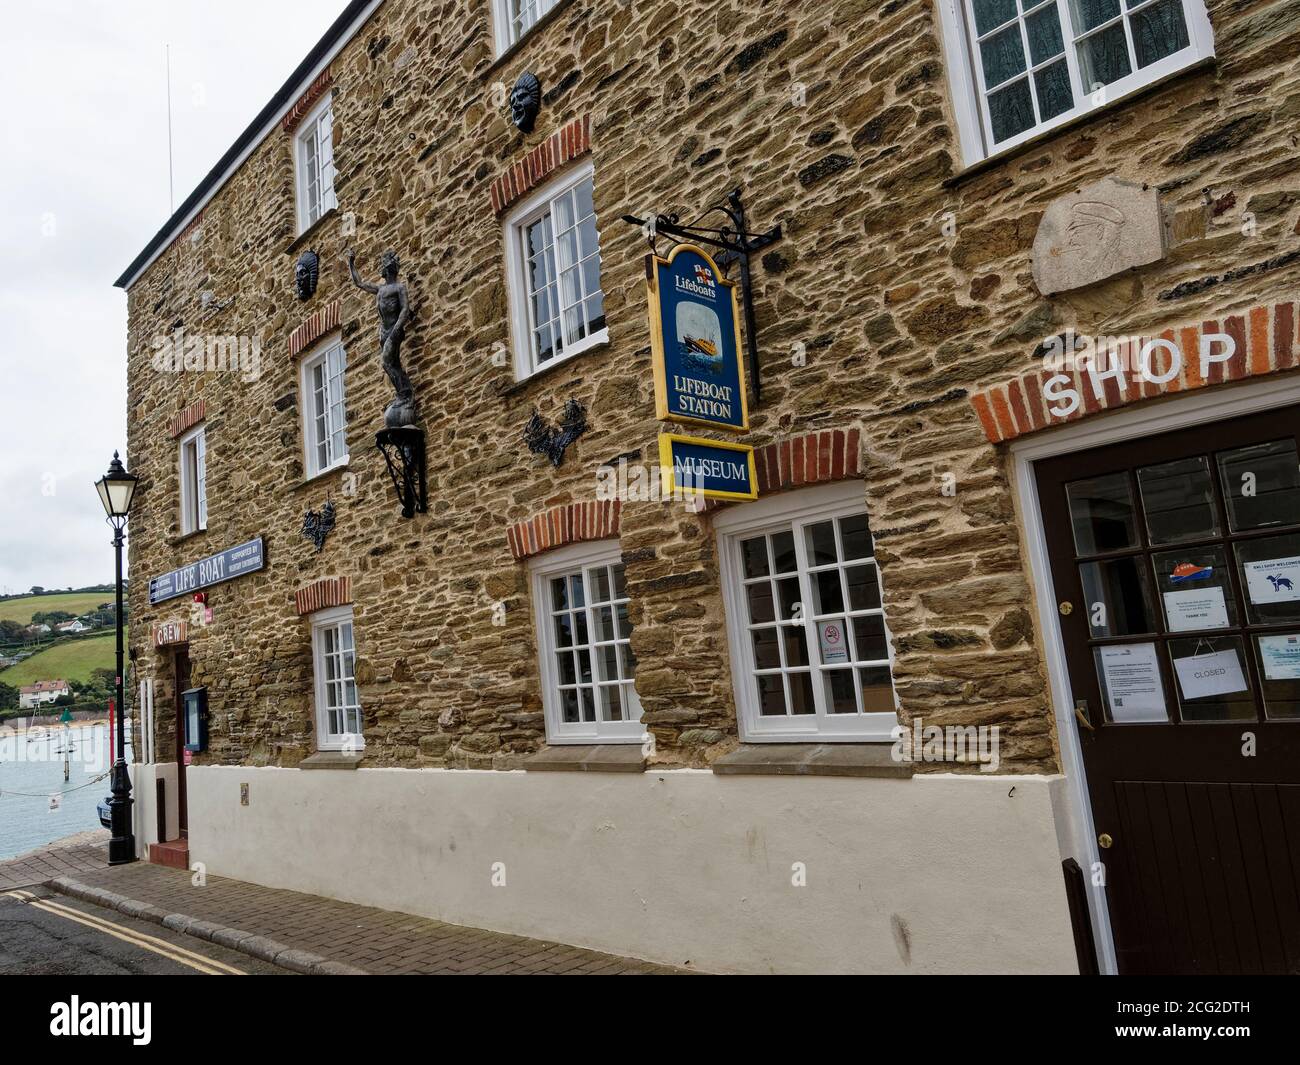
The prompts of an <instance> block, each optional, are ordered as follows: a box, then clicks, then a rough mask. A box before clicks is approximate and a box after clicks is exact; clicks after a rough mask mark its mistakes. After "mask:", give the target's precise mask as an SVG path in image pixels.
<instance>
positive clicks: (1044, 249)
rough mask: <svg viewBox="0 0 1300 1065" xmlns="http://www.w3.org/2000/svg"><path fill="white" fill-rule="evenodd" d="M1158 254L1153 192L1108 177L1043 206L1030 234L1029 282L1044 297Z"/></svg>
mask: <svg viewBox="0 0 1300 1065" xmlns="http://www.w3.org/2000/svg"><path fill="white" fill-rule="evenodd" d="M1164 256H1165V235H1164V224H1163V222H1162V221H1161V217H1160V195H1159V193H1157V192H1156V190H1155V189H1154V188H1151V187H1147V188H1144V187H1143V186H1142V185H1140V184H1135V183H1133V182H1129V181H1121V180H1120V179H1119V178H1116V177H1108V178H1103V179H1102V180H1101V181H1098V182H1096V183H1095V184H1092V185H1087V186H1085V187H1084V188H1082V189H1080V190H1079V191H1078V192H1074V193H1071V194H1070V195H1068V196H1062V197H1061V198H1060V199H1058V200H1054V201H1052V203H1051V204H1050V205H1049V206H1048V208H1047V211H1046V212H1045V213H1044V215H1043V220H1042V221H1041V222H1039V224H1038V233H1037V234H1036V235H1035V237H1034V253H1033V267H1034V282H1035V283H1036V284H1037V285H1038V290H1039V291H1040V292H1042V293H1043V295H1045V296H1050V295H1052V294H1053V293H1057V292H1068V291H1069V290H1070V289H1075V288H1082V287H1083V286H1085V285H1092V284H1095V283H1096V282H1098V281H1102V280H1104V279H1105V278H1108V277H1113V276H1114V275H1115V274H1118V273H1121V272H1123V271H1124V270H1130V269H1132V268H1133V267H1135V266H1145V265H1146V264H1147V263H1153V262H1156V261H1157V260H1159V259H1163V258H1164Z"/></svg>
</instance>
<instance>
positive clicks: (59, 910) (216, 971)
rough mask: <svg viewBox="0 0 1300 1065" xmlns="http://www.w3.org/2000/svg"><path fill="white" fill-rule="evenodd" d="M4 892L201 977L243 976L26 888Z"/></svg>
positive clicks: (231, 966)
mask: <svg viewBox="0 0 1300 1065" xmlns="http://www.w3.org/2000/svg"><path fill="white" fill-rule="evenodd" d="M5 895H6V896H8V897H9V898H11V899H17V900H18V901H19V902H21V903H24V904H26V905H28V906H35V907H36V908H37V909H38V910H44V911H45V912H46V913H50V914H53V915H54V916H56V917H62V918H63V919H64V920H67V921H76V922H77V924H83V925H85V926H86V927H87V928H93V929H94V930H95V931H96V932H103V933H104V934H105V935H109V936H112V937H113V938H114V939H120V940H122V941H123V942H124V943H130V944H131V945H132V946H134V947H140V948H141V949H142V950H148V951H151V952H153V953H154V954H159V955H161V956H162V957H164V958H167V959H169V960H170V961H174V962H176V963H177V964H178V965H185V966H188V967H189V968H191V969H194V970H196V971H198V972H201V973H203V974H204V975H205V976H247V975H248V974H247V973H245V972H244V971H243V970H242V969H236V968H235V967H234V966H233V965H227V964H226V963H225V962H223V961H217V960H216V959H215V958H208V957H204V955H202V954H196V953H195V952H194V951H192V950H186V949H185V948H184V947H178V946H177V945H176V944H175V943H169V942H167V940H165V939H159V938H158V937H157V936H151V935H146V934H145V933H144V932H137V931H135V930H134V929H131V928H127V927H126V926H125V925H120V924H117V923H115V922H113V921H107V920H105V919H104V918H102V917H96V916H95V915H94V914H90V913H84V912H82V911H81V910H76V909H73V908H72V907H71V906H64V905H63V904H62V903H60V902H51V901H50V900H49V899H42V898H38V897H37V896H36V895H33V894H32V893H31V892H30V891H21V890H19V891H6V892H5Z"/></svg>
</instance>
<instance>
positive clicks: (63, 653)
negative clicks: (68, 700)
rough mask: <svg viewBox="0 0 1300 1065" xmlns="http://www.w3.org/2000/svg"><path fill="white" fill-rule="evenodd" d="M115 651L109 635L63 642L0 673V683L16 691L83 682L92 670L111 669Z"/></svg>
mask: <svg viewBox="0 0 1300 1065" xmlns="http://www.w3.org/2000/svg"><path fill="white" fill-rule="evenodd" d="M42 598H46V597H44V596H43V597H42ZM49 598H55V597H53V596H51V597H49ZM101 602H102V600H101ZM56 609H58V608H56ZM115 651H116V644H115V637H114V634H113V633H111V632H110V633H107V634H105V635H103V636H89V637H87V638H85V639H81V640H66V641H64V642H62V643H59V644H56V645H55V646H53V647H51V648H50V649H49V650H47V651H40V652H38V653H36V654H34V655H32V657H31V658H26V659H24V660H23V661H21V662H19V663H18V664H17V665H16V666H10V667H9V668H8V669H5V670H0V683H4V684H12V685H13V686H14V687H15V688H19V687H22V685H24V684H35V683H36V682H37V681H38V680H80V681H87V680H89V679H90V671H91V670H92V669H112V668H113V666H114V664H115V660H114V653H115Z"/></svg>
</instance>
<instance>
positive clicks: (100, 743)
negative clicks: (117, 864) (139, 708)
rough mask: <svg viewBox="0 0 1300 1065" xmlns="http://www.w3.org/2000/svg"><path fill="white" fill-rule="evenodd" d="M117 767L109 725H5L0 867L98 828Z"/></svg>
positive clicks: (0, 749)
mask: <svg viewBox="0 0 1300 1065" xmlns="http://www.w3.org/2000/svg"><path fill="white" fill-rule="evenodd" d="M65 750H66V757H67V760H68V779H67V780H66V781H65V780H64V779H63V762H64V757H65ZM126 760H127V762H128V763H129V762H130V761H131V747H130V744H128V745H127V751H126ZM112 764H113V763H112V752H111V751H110V750H109V742H108V726H107V725H105V724H95V725H67V726H64V725H54V726H50V727H45V728H35V729H26V730H24V727H23V722H22V721H21V720H18V721H14V720H10V721H9V722H7V723H6V724H5V725H0V861H3V860H4V859H6V858H12V857H14V856H15V855H18V854H22V853H24V852H25V851H29V850H34V849H35V848H37V847H40V846H43V845H44V844H46V843H52V842H54V841H55V840H57V839H62V838H63V837H64V836H72V835H75V834H77V833H78V832H88V831H90V830H91V829H95V828H99V827H100V823H99V814H98V813H97V812H96V809H95V808H96V806H97V805H98V803H99V801H100V800H101V799H103V798H105V797H107V795H108V794H109V782H108V777H107V773H108V771H109V770H110V769H111V768H112ZM101 777H102V779H97V778H101Z"/></svg>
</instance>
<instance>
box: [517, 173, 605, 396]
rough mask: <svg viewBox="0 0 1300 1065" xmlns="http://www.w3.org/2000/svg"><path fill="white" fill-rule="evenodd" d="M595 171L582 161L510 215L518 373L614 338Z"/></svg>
mask: <svg viewBox="0 0 1300 1065" xmlns="http://www.w3.org/2000/svg"><path fill="white" fill-rule="evenodd" d="M592 196H593V170H592V167H591V165H590V164H586V165H583V166H580V167H577V168H576V169H574V170H573V171H572V172H570V173H568V174H566V175H564V176H563V177H562V178H560V179H559V181H557V182H553V183H552V184H550V185H548V186H547V187H545V188H544V189H542V190H541V191H540V192H538V193H535V194H534V195H533V196H531V197H529V198H528V199H527V200H525V201H524V202H523V203H522V204H520V205H519V206H518V207H517V208H516V209H515V210H514V211H512V212H511V213H510V215H509V216H508V217H507V219H506V233H505V237H506V270H507V273H508V279H509V282H510V286H509V288H510V305H511V315H512V318H513V324H514V341H515V373H516V376H517V377H519V378H524V377H528V376H529V375H530V374H534V373H536V372H537V371H538V370H541V369H544V368H546V367H547V366H550V365H552V364H554V363H556V362H558V361H559V360H561V359H566V358H569V357H570V356H572V355H576V354H578V353H579V352H580V351H584V350H586V349H587V348H589V347H591V346H593V345H595V344H600V343H603V342H604V341H606V340H608V339H609V331H608V329H606V327H605V297H604V294H603V293H602V291H601V288H600V235H599V233H597V231H596V210H595V206H594V204H593V200H592Z"/></svg>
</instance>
